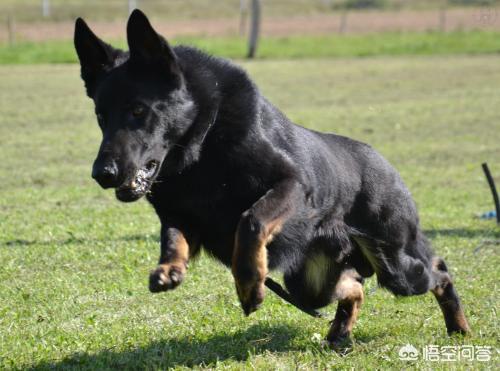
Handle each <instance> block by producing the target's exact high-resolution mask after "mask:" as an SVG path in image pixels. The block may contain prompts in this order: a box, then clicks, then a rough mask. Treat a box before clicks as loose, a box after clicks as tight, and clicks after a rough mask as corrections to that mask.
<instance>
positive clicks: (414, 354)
mask: <svg viewBox="0 0 500 371" xmlns="http://www.w3.org/2000/svg"><path fill="white" fill-rule="evenodd" d="M398 354H399V359H400V360H402V361H416V360H417V359H418V354H419V353H418V350H417V348H415V347H414V346H413V345H411V344H406V345H404V346H402V347H401V348H400V349H399V353H398Z"/></svg>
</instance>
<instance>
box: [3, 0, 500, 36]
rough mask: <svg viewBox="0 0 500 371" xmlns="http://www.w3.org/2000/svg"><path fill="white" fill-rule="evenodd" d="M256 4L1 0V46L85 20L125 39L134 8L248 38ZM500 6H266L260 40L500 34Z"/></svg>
mask: <svg viewBox="0 0 500 371" xmlns="http://www.w3.org/2000/svg"><path fill="white" fill-rule="evenodd" d="M250 4H251V1H250V0H106V1H102V0H2V1H1V2H0V14H1V15H3V17H2V18H0V43H9V44H12V43H15V42H22V41H43V40H52V39H68V38H71V35H72V32H71V29H72V23H73V21H74V19H75V18H76V17H84V18H85V19H87V20H88V21H89V22H91V23H92V24H95V25H96V27H97V29H98V30H99V31H100V32H101V34H103V35H105V36H107V37H111V38H121V37H122V35H123V24H124V23H125V21H126V19H127V17H128V14H129V13H130V11H131V10H132V9H133V8H136V7H138V8H140V9H142V10H143V11H144V12H145V13H146V14H147V15H148V16H149V17H150V18H152V20H153V21H154V23H155V25H159V29H160V31H162V32H164V33H165V34H167V35H169V36H178V35H206V36H213V35H224V36H227V35H240V36H242V35H246V34H247V33H248V29H249V28H250V25H251V22H250V19H249V13H250ZM497 6H500V0H498V1H497V0H432V1H431V0H262V28H261V35H262V36H264V37H266V36H287V35H291V34H311V33H315V34H331V33H341V34H343V33H363V32H364V33H367V32H397V31H429V30H431V31H441V32H446V31H454V30H469V29H493V30H500V8H497Z"/></svg>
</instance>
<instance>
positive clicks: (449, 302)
mask: <svg viewBox="0 0 500 371" xmlns="http://www.w3.org/2000/svg"><path fill="white" fill-rule="evenodd" d="M432 263H433V264H432V274H433V276H434V278H435V282H436V286H435V287H434V288H433V289H431V291H432V293H433V294H434V296H435V297H436V299H437V301H438V303H439V306H440V307H441V311H442V312H443V315H444V321H445V323H446V329H447V330H448V334H450V335H451V334H453V333H461V334H465V333H468V332H470V328H469V324H468V323H467V319H466V318H465V314H464V311H463V309H462V305H461V304H460V299H459V297H458V294H457V292H456V290H455V288H454V287H453V283H452V280H451V277H450V275H449V273H448V269H447V267H446V264H445V262H444V260H443V259H441V258H439V257H434V259H433V262H432Z"/></svg>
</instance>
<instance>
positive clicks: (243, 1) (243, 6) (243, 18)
mask: <svg viewBox="0 0 500 371" xmlns="http://www.w3.org/2000/svg"><path fill="white" fill-rule="evenodd" d="M247 17H248V6H247V0H240V36H243V35H244V34H245V30H246V28H247Z"/></svg>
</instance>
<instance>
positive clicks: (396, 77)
mask: <svg viewBox="0 0 500 371" xmlns="http://www.w3.org/2000/svg"><path fill="white" fill-rule="evenodd" d="M499 66H500V57H497V56H474V57H471V56H456V57H443V56H441V57H428V58H422V57H419V58H408V57H398V58H396V57H392V58H381V57H380V58H364V59H349V58H342V59H336V60H331V59H303V60H300V61H294V60H281V61H258V62H252V63H245V67H246V68H247V70H248V71H249V73H250V74H251V76H253V77H254V78H255V80H256V81H257V83H258V84H259V86H260V87H261V89H262V91H263V93H264V94H266V95H267V96H268V97H269V98H270V99H271V100H272V101H273V102H275V103H276V104H277V105H278V106H279V107H280V108H281V109H283V110H284V111H285V112H287V114H288V115H289V116H290V118H292V119H293V120H294V121H296V122H298V123H300V124H302V125H305V126H308V127H312V128H315V129H319V130H324V131H335V132H337V133H340V134H343V135H349V136H352V137H355V138H357V139H360V140H363V141H366V142H369V143H371V144H372V145H373V146H375V147H376V148H377V149H378V150H379V151H380V152H382V154H384V155H385V156H386V157H387V158H388V159H389V160H390V161H391V162H392V163H393V164H394V165H395V166H396V167H397V168H398V169H399V170H400V172H401V174H402V176H403V178H404V179H405V181H406V183H407V184H408V186H409V188H410V189H411V191H412V193H413V196H414V197H415V199H416V201H417V203H418V205H419V208H420V214H421V220H422V224H423V228H424V230H425V231H427V234H428V236H429V237H430V238H431V240H432V243H433V245H434V247H435V249H436V251H437V252H438V253H439V255H441V256H443V257H444V258H445V259H446V260H447V262H448V264H449V266H450V267H451V272H452V274H453V275H454V277H455V282H456V286H457V289H458V291H459V293H460V294H461V296H462V299H463V303H464V306H465V311H466V314H467V316H468V317H469V320H470V323H471V327H472V329H473V335H472V336H471V337H469V338H465V339H462V338H459V337H454V338H449V337H447V336H446V334H445V327H444V322H443V320H442V317H441V313H440V312H439V309H438V306H437V304H436V303H435V301H434V299H433V298H432V295H425V296H422V297H412V298H405V299H396V298H394V297H393V296H391V295H390V294H389V293H387V292H385V291H384V290H381V289H377V290H375V287H376V284H375V281H374V280H373V279H370V280H368V282H367V284H366V285H365V288H366V289H365V292H366V294H367V295H366V302H365V304H364V306H363V308H362V311H361V315H360V319H359V322H358V324H357V326H356V327H355V329H354V344H353V349H352V352H350V353H349V354H347V355H344V356H342V355H339V354H336V353H334V352H331V351H329V350H326V349H324V348H322V347H321V345H320V344H319V342H318V339H321V338H322V337H323V336H325V334H326V332H327V330H328V321H327V320H324V319H311V318H309V317H307V316H306V315H304V314H302V313H301V312H299V311H297V310H296V309H295V308H293V307H291V306H290V305H288V304H286V303H283V302H282V301H281V300H280V299H278V298H277V297H276V296H275V295H274V294H272V293H270V292H268V295H267V298H266V300H265V302H264V304H263V306H262V308H261V309H260V310H259V311H258V312H256V313H255V314H253V315H252V316H250V317H249V318H245V317H244V316H243V314H242V312H241V310H240V308H239V305H238V301H237V298H236V294H235V290H234V287H233V280H232V277H231V274H230V272H229V271H228V270H226V269H224V268H223V267H221V266H220V265H219V264H217V263H215V262H214V261H212V260H210V259H209V258H207V257H206V256H202V257H201V258H200V260H198V261H197V262H196V263H195V264H193V265H192V266H191V267H190V270H189V272H188V275H187V278H186V280H185V282H184V283H183V284H182V285H181V286H180V287H179V288H178V289H176V290H175V291H173V292H169V293H165V294H160V295H151V294H150V293H149V292H148V290H147V277H148V272H149V270H150V269H152V268H153V267H154V266H155V264H156V260H157V256H158V252H159V247H158V231H159V222H158V221H157V218H156V216H155V215H154V212H153V211H152V209H151V207H149V206H148V205H147V203H146V202H144V201H140V202H137V203H134V204H121V203H119V202H118V201H116V200H115V199H114V196H113V194H112V192H106V191H103V190H101V189H100V188H99V187H98V186H97V185H96V184H95V183H94V182H93V181H92V180H91V178H90V168H91V164H92V161H93V158H94V156H95V154H96V151H97V149H98V145H99V141H100V134H99V130H98V127H97V125H96V123H95V118H94V117H93V106H92V103H91V101H90V100H89V99H87V98H85V96H84V89H83V84H82V82H81V81H80V80H79V78H78V75H79V71H78V68H77V66H76V65H51V66H47V65H40V66H2V67H0V81H2V89H0V158H1V159H2V161H0V175H1V181H0V226H1V227H0V262H1V264H2V266H1V269H0V298H1V300H0V369H5V368H7V369H8V368H18V369H26V368H36V369H47V368H53V367H55V368H70V367H74V368H77V369H89V370H90V369H92V370H93V369H96V368H107V369H111V368H114V369H116V368H130V369H137V368H148V369H165V368H169V367H174V368H179V369H181V368H187V367H196V368H204V367H209V368H224V369H235V370H239V369H255V368H257V369H282V370H289V369H325V368H330V369H335V368H339V369H351V368H355V369H397V370H399V369H402V368H425V369H429V368H438V369H440V368H446V367H451V368H453V369H457V368H458V369H471V368H473V369H498V368H499V366H500V364H499V362H498V354H496V355H495V359H494V360H493V361H491V362H489V363H484V364H483V363H479V362H474V363H456V362H454V363H451V364H448V363H447V364H444V363H426V362H424V361H423V360H421V359H420V360H419V361H415V362H402V361H399V360H398V355H397V351H398V349H399V347H400V346H402V345H404V344H407V343H410V344H413V345H414V346H416V347H418V348H421V347H423V346H425V345H428V344H436V345H460V344H472V345H486V346H491V347H493V348H494V349H498V348H499V335H500V334H499V325H498V324H499V321H498V315H497V311H498V308H499V299H498V298H499V294H500V293H499V290H498V281H499V274H498V267H499V264H500V255H499V254H498V248H499V244H498V240H499V239H500V230H499V228H498V227H496V225H495V223H494V222H493V221H484V220H478V219H476V218H475V217H474V214H476V213H479V212H484V211H488V210H491V209H492V208H493V206H492V201H491V195H490V193H489V189H488V186H487V184H486V181H485V179H484V176H483V174H482V172H481V168H480V164H481V162H484V161H488V162H489V164H490V167H491V170H492V172H493V174H496V176H497V177H496V180H497V183H500V178H498V175H499V174H500V164H499V162H498V160H499V158H500V147H499V143H500V111H499V110H498V109H497V107H498V102H499V101H500V89H499V88H498V87H499V86H500V68H499ZM495 241H496V242H495ZM479 246H482V247H481V248H480V249H479V250H478V251H475V249H476V248H478V247H479ZM334 308H335V307H334V306H331V307H329V308H327V309H326V312H327V313H328V314H329V316H330V317H331V316H332V315H333V313H334Z"/></svg>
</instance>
